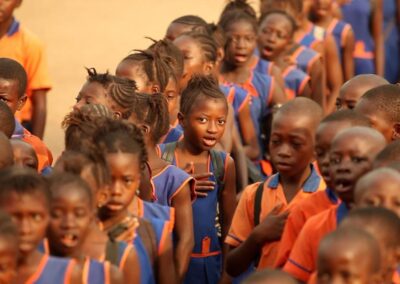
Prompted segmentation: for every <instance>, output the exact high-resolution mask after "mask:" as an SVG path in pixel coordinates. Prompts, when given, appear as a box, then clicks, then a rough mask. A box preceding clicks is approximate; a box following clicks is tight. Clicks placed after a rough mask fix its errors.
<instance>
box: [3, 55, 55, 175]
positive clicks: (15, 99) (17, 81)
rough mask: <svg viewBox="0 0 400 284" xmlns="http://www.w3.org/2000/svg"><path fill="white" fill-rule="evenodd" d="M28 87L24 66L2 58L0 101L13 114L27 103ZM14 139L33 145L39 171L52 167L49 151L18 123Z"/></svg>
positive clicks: (51, 157) (16, 123)
mask: <svg viewBox="0 0 400 284" xmlns="http://www.w3.org/2000/svg"><path fill="white" fill-rule="evenodd" d="M26 86H27V75H26V72H25V70H24V68H23V67H22V65H21V64H19V63H18V62H17V61H15V60H12V59H8V58H0V90H1V92H0V100H2V101H4V102H5V103H6V104H7V105H8V107H9V108H10V109H11V112H12V113H13V114H15V113H16V112H17V111H18V110H21V109H22V107H23V106H24V105H25V103H26V100H27V96H26V95H25V89H26ZM12 137H13V138H18V139H22V140H24V141H25V142H27V143H29V144H31V145H32V147H33V148H34V149H35V152H36V154H37V156H38V159H39V171H42V170H43V169H44V168H45V167H48V166H51V163H52V162H53V156H52V155H51V153H50V151H49V149H48V148H47V147H46V145H45V144H44V143H43V142H42V141H41V140H40V139H39V138H38V137H36V136H35V135H32V134H31V133H30V132H29V131H28V130H26V129H25V128H24V127H23V126H22V125H21V124H20V123H19V122H18V121H16V122H15V130H14V134H13V136H12Z"/></svg>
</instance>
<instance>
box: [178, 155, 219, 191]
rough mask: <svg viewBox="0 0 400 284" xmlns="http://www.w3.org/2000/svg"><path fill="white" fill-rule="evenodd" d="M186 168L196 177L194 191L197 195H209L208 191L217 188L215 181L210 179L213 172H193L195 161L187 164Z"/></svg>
mask: <svg viewBox="0 0 400 284" xmlns="http://www.w3.org/2000/svg"><path fill="white" fill-rule="evenodd" d="M184 170H185V171H186V172H187V173H188V174H190V175H191V176H192V177H193V178H194V179H195V181H196V182H195V186H194V191H195V192H196V195H197V197H207V195H208V193H207V192H208V191H212V190H214V188H215V182H213V181H211V180H209V178H210V176H212V175H213V173H210V172H209V173H201V174H195V173H193V163H190V164H187V165H186V167H185V168H184Z"/></svg>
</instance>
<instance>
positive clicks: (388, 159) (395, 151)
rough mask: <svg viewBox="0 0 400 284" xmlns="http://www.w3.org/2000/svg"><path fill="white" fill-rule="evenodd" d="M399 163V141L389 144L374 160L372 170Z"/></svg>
mask: <svg viewBox="0 0 400 284" xmlns="http://www.w3.org/2000/svg"><path fill="white" fill-rule="evenodd" d="M395 162H400V140H397V141H393V142H392V143H389V144H388V145H387V146H386V147H385V148H384V149H383V150H382V151H381V152H380V153H379V154H378V155H377V156H376V158H375V161H374V168H375V169H376V168H380V167H386V166H388V165H389V164H392V163H395Z"/></svg>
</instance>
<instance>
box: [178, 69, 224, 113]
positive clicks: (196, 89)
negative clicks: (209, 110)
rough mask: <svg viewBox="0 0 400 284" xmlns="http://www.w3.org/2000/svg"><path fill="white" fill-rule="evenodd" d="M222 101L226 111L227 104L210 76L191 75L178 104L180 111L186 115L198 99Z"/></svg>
mask: <svg viewBox="0 0 400 284" xmlns="http://www.w3.org/2000/svg"><path fill="white" fill-rule="evenodd" d="M201 96H203V97H206V98H211V99H218V100H222V101H223V102H224V104H225V105H226V109H228V102H227V100H226V97H225V95H224V94H223V93H222V92H221V89H220V88H219V85H218V80H217V79H216V78H215V77H213V76H211V75H193V77H192V78H191V79H190V80H189V82H188V85H187V87H186V89H184V90H183V92H182V96H181V102H180V111H181V113H182V114H183V115H188V114H189V113H190V112H191V111H192V109H193V106H195V105H196V104H195V102H196V100H197V99H198V98H199V97H201Z"/></svg>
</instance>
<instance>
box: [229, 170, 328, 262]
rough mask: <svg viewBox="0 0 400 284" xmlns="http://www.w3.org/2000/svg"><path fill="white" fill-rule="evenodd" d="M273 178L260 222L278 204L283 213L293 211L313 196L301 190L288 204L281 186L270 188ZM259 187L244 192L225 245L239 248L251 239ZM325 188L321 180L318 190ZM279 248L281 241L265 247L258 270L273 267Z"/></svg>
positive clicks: (263, 205) (250, 186)
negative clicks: (294, 207)
mask: <svg viewBox="0 0 400 284" xmlns="http://www.w3.org/2000/svg"><path fill="white" fill-rule="evenodd" d="M273 177H274V176H272V177H270V178H269V179H268V180H267V181H266V182H265V184H264V191H263V195H262V200H261V204H262V208H261V212H260V220H264V219H265V218H266V217H267V215H268V214H269V213H270V212H271V211H272V209H273V208H274V207H275V206H276V205H278V204H283V206H282V208H281V211H280V212H283V211H285V210H288V209H292V208H293V206H294V205H295V204H297V203H298V202H300V201H301V200H303V199H305V198H308V197H309V196H310V195H311V193H307V192H304V191H303V190H300V191H299V192H298V193H297V194H296V196H295V197H294V198H293V200H292V201H291V202H290V203H288V202H287V200H286V197H285V194H284V191H283V188H282V185H281V184H279V185H278V187H277V188H275V189H271V188H269V187H268V184H269V181H270V180H271V178H273ZM258 186H259V183H255V184H251V185H249V186H247V187H246V188H245V189H244V191H243V194H242V196H241V198H240V201H239V204H238V206H237V208H236V210H235V214H234V216H233V219H232V224H231V228H230V230H229V233H228V235H227V237H226V239H225V243H227V244H229V245H230V246H233V247H237V246H239V245H240V244H241V243H242V242H243V241H244V240H246V239H247V238H248V237H249V235H250V234H251V232H252V230H253V229H254V200H255V195H256V191H257V187H258ZM323 188H325V183H324V182H323V181H322V179H321V182H320V185H319V188H318V190H322V189H323ZM278 246H279V241H276V242H272V243H267V244H265V245H264V247H263V249H262V253H261V258H260V262H259V265H258V269H263V268H266V267H273V264H274V262H275V259H276V256H277V253H278Z"/></svg>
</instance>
